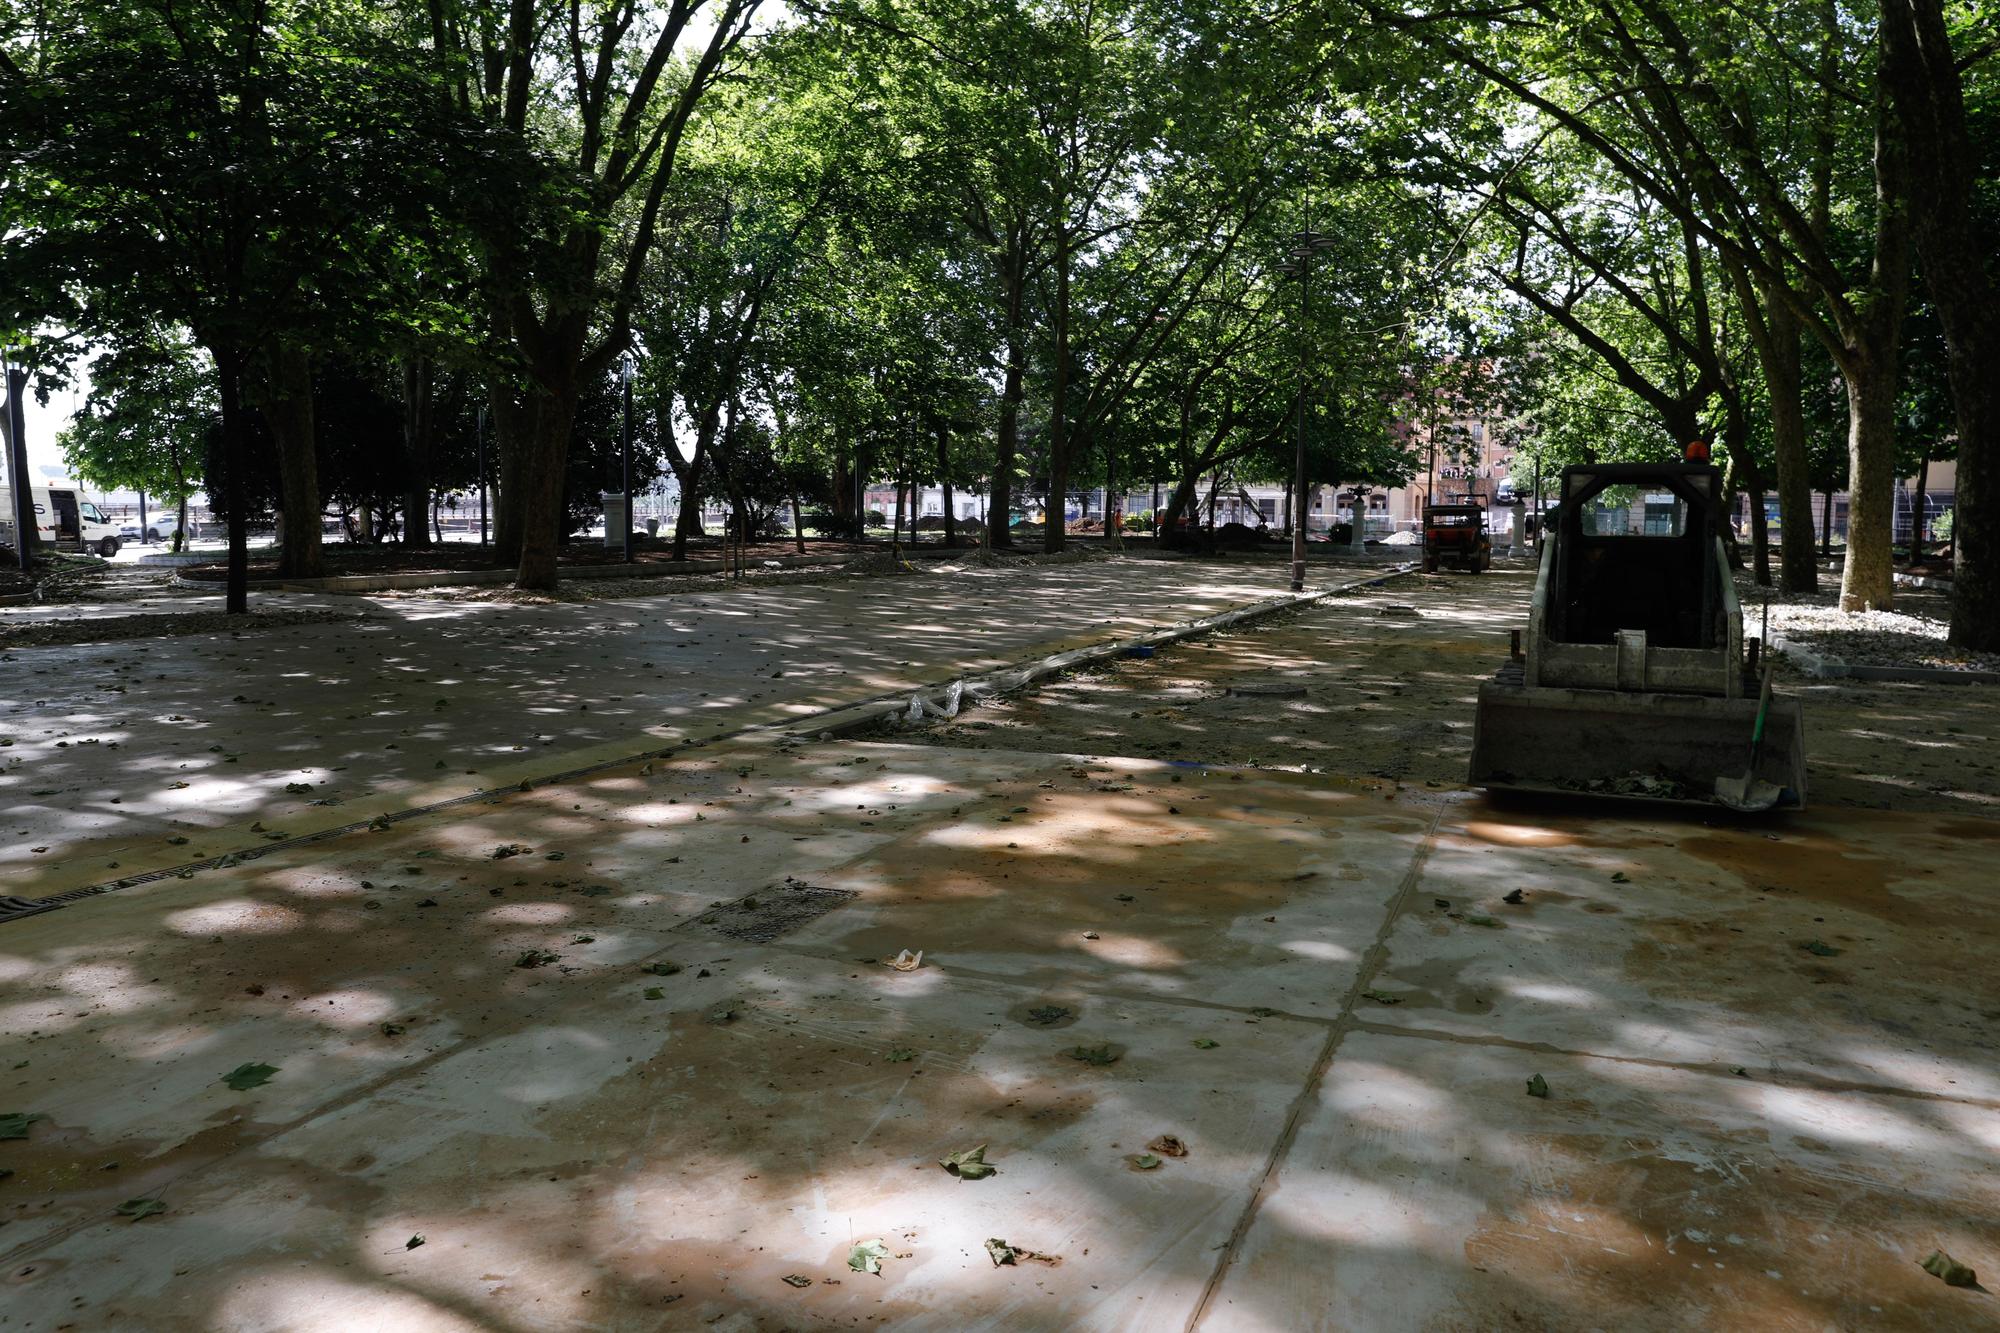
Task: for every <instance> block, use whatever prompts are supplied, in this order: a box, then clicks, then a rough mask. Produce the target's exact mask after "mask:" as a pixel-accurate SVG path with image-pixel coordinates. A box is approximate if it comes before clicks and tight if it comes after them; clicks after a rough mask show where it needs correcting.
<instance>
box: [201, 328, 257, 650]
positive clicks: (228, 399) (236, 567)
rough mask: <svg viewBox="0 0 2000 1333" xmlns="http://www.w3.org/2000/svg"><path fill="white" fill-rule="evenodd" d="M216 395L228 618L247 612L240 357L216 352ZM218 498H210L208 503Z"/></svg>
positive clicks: (248, 573) (246, 540)
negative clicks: (219, 409)
mask: <svg viewBox="0 0 2000 1333" xmlns="http://www.w3.org/2000/svg"><path fill="white" fill-rule="evenodd" d="M211 352H213V354H214V355H215V366H216V381H217V383H216V391H217V397H218V398H219V399H220V400H221V406H222V495H221V496H220V499H221V501H222V518H223V525H224V528H225V530H226V531H227V532H228V534H229V566H228V569H229V572H228V575H227V579H226V582H225V584H224V592H223V609H224V610H225V611H226V612H228V613H229V614H230V615H243V614H245V613H247V612H248V611H249V610H250V550H249V523H248V522H247V519H246V515H245V514H244V508H245V506H244V502H243V459H244V455H245V452H246V451H245V450H244V448H243V427H244V421H243V357H242V355H241V354H240V353H238V352H235V351H233V350H231V351H223V352H217V351H215V350H214V349H211ZM216 498H217V497H214V496H211V497H210V502H211V503H213V501H214V500H215V499H216Z"/></svg>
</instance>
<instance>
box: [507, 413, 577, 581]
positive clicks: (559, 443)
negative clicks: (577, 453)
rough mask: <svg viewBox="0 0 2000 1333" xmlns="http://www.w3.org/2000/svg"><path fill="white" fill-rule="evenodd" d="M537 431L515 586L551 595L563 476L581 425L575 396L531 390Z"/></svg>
mask: <svg viewBox="0 0 2000 1333" xmlns="http://www.w3.org/2000/svg"><path fill="white" fill-rule="evenodd" d="M528 408H529V410H530V412H531V413H532V430H531V431H530V433H529V435H528V437H527V439H526V440H525V441H524V443H525V444H526V445H527V447H526V448H525V449H524V450H522V455H523V456H522V458H521V471H520V482H519V488H520V491H521V500H520V523H521V556H520V560H519V563H518V565H517V567H516V569H515V573H514V586H515V587H517V588H526V589H531V590H535V591H542V592H552V591H554V589H555V586H556V546H557V538H558V537H559V536H560V535H561V530H562V526H563V474H564V472H565V471H566V470H567V467H568V463H569V437H570V432H571V430H572V429H573V428H574V426H575V424H576V394H575V391H574V389H573V388H572V389H570V390H569V391H568V392H560V391H558V392H551V391H550V390H548V389H547V388H545V387H542V386H540V385H537V386H535V387H534V388H533V389H531V390H530V392H529V395H528Z"/></svg>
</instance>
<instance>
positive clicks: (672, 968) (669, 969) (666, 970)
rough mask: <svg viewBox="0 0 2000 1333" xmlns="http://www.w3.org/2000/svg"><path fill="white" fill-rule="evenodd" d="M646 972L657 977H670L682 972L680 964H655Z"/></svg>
mask: <svg viewBox="0 0 2000 1333" xmlns="http://www.w3.org/2000/svg"><path fill="white" fill-rule="evenodd" d="M646 970H647V971H648V972H650V973H652V974H653V975H654V976H656V977H670V976H672V975H673V974H674V973H676V972H678V971H680V970H681V965H680V964H679V963H653V964H651V965H649V966H648V967H647V968H646Z"/></svg>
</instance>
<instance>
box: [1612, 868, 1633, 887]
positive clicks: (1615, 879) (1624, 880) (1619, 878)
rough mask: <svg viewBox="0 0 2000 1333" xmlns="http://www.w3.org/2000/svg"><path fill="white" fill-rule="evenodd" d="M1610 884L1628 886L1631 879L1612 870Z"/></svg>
mask: <svg viewBox="0 0 2000 1333" xmlns="http://www.w3.org/2000/svg"><path fill="white" fill-rule="evenodd" d="M1611 882H1612V883H1613V884H1630V883H1631V882H1632V879H1631V877H1630V876H1629V875H1627V874H1626V873H1625V872H1624V871H1622V870H1614V871H1612V872H1611Z"/></svg>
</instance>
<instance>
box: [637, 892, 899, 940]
mask: <svg viewBox="0 0 2000 1333" xmlns="http://www.w3.org/2000/svg"><path fill="white" fill-rule="evenodd" d="M860 896H861V895H860V894H858V893H856V892H855V891H854V890H853V889H822V888H818V887H816V886H815V885H811V884H786V885H783V886H782V887H779V888H775V889H762V890H759V891H758V892H756V893H746V894H744V895H743V896H742V897H741V898H738V899H737V900H736V901H735V902H733V903H723V904H722V905H721V906H719V907H711V908H709V909H708V910H707V911H706V912H703V913H702V914H701V915H700V916H698V917H695V918H693V919H692V920H689V921H683V922H681V923H680V924H679V925H678V926H675V927H674V929H675V930H677V931H680V932H683V933H685V934H690V935H720V936H722V937H723V938H724V939H731V940H744V941H747V942H748V943H751V944H769V943H770V942H771V941H772V940H775V939H777V938H778V937H779V936H780V935H783V934H786V933H787V932H790V931H794V930H797V929H798V928H799V927H800V926H803V925H805V924H806V922H808V921H817V920H818V919H819V918H820V917H823V916H825V915H826V914H827V913H828V912H831V911H832V910H833V909H834V908H836V907H839V906H841V905H842V904H843V903H846V902H847V901H848V900H850V899H853V898H858V897H860Z"/></svg>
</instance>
